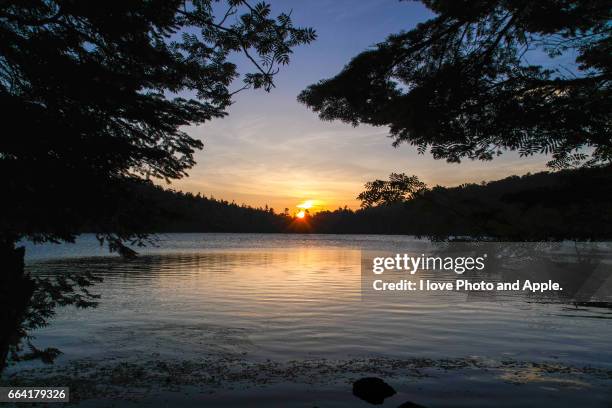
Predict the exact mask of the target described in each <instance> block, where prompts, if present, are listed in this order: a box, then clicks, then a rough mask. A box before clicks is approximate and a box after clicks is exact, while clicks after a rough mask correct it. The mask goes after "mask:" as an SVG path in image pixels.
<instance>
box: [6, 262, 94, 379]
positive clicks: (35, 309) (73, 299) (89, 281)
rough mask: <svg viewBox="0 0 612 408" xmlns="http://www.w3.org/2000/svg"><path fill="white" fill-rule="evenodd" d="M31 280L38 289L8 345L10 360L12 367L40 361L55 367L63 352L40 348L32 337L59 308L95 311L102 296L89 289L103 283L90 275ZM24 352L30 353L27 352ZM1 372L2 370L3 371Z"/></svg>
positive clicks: (69, 275)
mask: <svg viewBox="0 0 612 408" xmlns="http://www.w3.org/2000/svg"><path fill="white" fill-rule="evenodd" d="M30 279H31V282H32V287H33V288H35V289H34V292H33V295H32V297H31V298H30V300H29V301H28V302H27V308H26V310H25V314H24V316H23V318H22V319H21V321H20V324H19V326H18V327H17V328H16V330H15V332H14V333H11V338H12V342H11V344H10V345H9V350H8V357H9V361H10V362H11V363H16V362H19V361H27V360H40V361H42V362H43V363H47V364H49V363H53V361H54V360H55V359H56V358H57V357H58V356H59V355H60V354H61V351H60V350H58V349H57V348H54V347H49V348H45V349H39V348H37V347H36V346H35V345H34V344H33V340H34V338H33V336H32V334H30V333H31V332H32V331H33V330H35V329H38V328H41V327H45V326H47V325H48V324H49V321H50V319H51V318H52V317H53V316H54V315H55V312H56V308H57V307H59V306H73V307H76V308H80V309H84V308H94V307H96V306H97V305H98V301H97V299H99V297H100V295H98V294H94V293H92V292H90V291H89V288H90V287H91V286H92V285H94V284H95V283H96V282H101V281H102V279H101V278H100V277H98V276H94V275H92V274H89V273H85V274H61V275H58V276H55V277H30ZM5 329H8V328H5ZM24 349H27V351H25V352H24ZM2 368H3V367H1V366H0V369H2Z"/></svg>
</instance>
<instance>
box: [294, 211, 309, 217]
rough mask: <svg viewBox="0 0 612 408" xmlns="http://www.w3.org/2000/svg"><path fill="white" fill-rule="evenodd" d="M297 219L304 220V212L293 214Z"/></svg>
mask: <svg viewBox="0 0 612 408" xmlns="http://www.w3.org/2000/svg"><path fill="white" fill-rule="evenodd" d="M295 216H296V217H298V218H304V217H305V216H306V211H304V210H302V211H300V212H299V213H297V214H295Z"/></svg>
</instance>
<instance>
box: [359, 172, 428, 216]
mask: <svg viewBox="0 0 612 408" xmlns="http://www.w3.org/2000/svg"><path fill="white" fill-rule="evenodd" d="M364 188H365V190H364V191H363V192H361V193H360V194H359V195H358V196H357V199H358V200H360V201H361V207H363V208H369V207H373V206H377V205H388V204H396V203H401V202H403V201H406V200H409V199H411V198H413V197H414V196H415V195H417V194H419V193H421V192H424V191H426V190H427V185H426V184H425V183H423V182H422V181H420V180H419V178H418V177H417V176H407V175H405V174H403V173H402V174H397V173H391V174H390V175H389V180H388V181H387V180H374V181H368V182H367V183H366V184H365V186H364Z"/></svg>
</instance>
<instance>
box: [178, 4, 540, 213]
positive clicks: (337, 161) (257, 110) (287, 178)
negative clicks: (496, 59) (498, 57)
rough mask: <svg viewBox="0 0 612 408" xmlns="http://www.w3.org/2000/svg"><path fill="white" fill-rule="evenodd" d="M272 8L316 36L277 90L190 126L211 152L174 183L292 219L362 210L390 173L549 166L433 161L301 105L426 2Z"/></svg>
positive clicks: (510, 158)
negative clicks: (366, 191)
mask: <svg viewBox="0 0 612 408" xmlns="http://www.w3.org/2000/svg"><path fill="white" fill-rule="evenodd" d="M270 2H271V3H272V7H273V8H272V10H273V12H275V13H276V14H278V12H280V11H290V10H292V14H291V16H292V18H293V21H294V24H295V25H298V26H311V27H313V28H314V29H315V30H316V31H317V35H318V38H317V40H316V41H315V42H314V43H312V44H310V45H307V46H302V47H300V48H297V49H296V50H295V52H294V54H293V56H292V60H291V63H290V65H289V66H285V67H282V69H281V72H280V73H279V74H278V75H277V77H276V79H275V84H276V88H275V89H273V90H272V91H271V92H270V93H266V92H265V91H260V90H247V91H243V92H240V93H238V94H237V95H236V96H235V98H234V104H233V105H232V106H231V107H230V109H229V111H228V112H229V115H228V116H227V117H225V118H222V119H215V120H213V121H211V122H207V123H205V124H202V125H199V126H192V127H189V128H187V129H186V131H187V133H188V134H190V135H191V136H192V137H195V138H197V139H200V140H202V141H203V143H204V149H203V150H202V151H199V152H197V153H196V155H195V158H196V161H197V164H196V165H195V166H194V167H193V168H192V169H191V170H190V171H189V177H186V178H183V179H181V180H178V181H174V182H173V183H172V184H171V185H170V186H167V187H171V188H174V189H178V190H182V191H190V192H193V193H198V192H199V193H202V194H203V195H206V196H213V197H215V198H220V199H224V200H228V201H235V202H236V203H239V204H243V203H244V204H248V205H251V206H255V207H263V206H264V205H268V206H269V207H273V208H274V209H275V210H277V211H283V209H284V208H289V211H290V212H291V213H295V212H297V211H299V208H298V207H297V206H298V205H299V204H300V203H302V202H304V201H305V200H314V202H315V206H314V208H313V209H311V211H313V210H314V211H317V210H321V209H332V210H333V209H335V208H338V207H344V206H345V205H346V206H348V207H349V208H358V207H359V201H358V200H357V199H356V198H355V197H356V196H357V195H358V194H359V192H361V191H362V190H363V185H364V184H365V183H366V182H367V181H370V180H374V179H385V178H387V177H388V175H389V174H390V173H391V172H397V173H402V172H403V173H407V174H415V175H417V176H418V177H419V178H420V179H421V180H422V181H424V182H426V183H427V184H428V185H430V186H433V185H443V186H456V185H459V184H463V183H467V182H478V183H479V182H481V181H490V180H496V179H500V178H503V177H506V176H509V175H513V174H518V175H522V174H525V173H528V172H536V171H541V170H545V163H546V161H548V159H547V158H546V157H544V156H534V157H528V158H524V157H523V158H521V157H519V156H518V154H515V153H506V154H504V155H503V156H501V157H499V158H496V159H494V160H493V161H491V162H482V161H470V160H468V161H464V162H462V163H460V164H451V163H446V162H445V161H443V160H434V159H433V158H432V157H431V155H429V154H427V153H426V154H425V155H419V154H417V152H416V150H415V148H414V147H411V146H408V145H400V146H399V147H397V148H394V147H392V146H391V143H392V140H391V139H390V138H388V137H387V136H388V132H387V129H386V128H385V127H371V126H359V127H352V126H351V125H349V124H345V123H342V122H323V121H321V120H320V119H319V118H318V117H317V115H316V114H315V113H314V112H312V111H310V110H309V109H308V108H307V107H306V106H305V105H302V104H300V103H298V102H297V99H296V97H297V95H298V94H299V92H300V91H302V90H303V89H304V88H306V87H307V86H308V85H310V84H312V83H315V82H317V81H319V80H321V79H324V78H329V77H332V76H334V75H335V74H337V73H338V72H339V71H340V70H341V69H342V67H343V66H344V65H345V64H346V63H347V62H348V61H349V60H350V59H351V58H352V57H353V56H355V55H357V54H358V53H359V52H361V51H363V50H365V49H367V48H368V47H371V46H373V45H374V44H376V43H377V42H380V41H383V40H384V39H385V38H386V36H387V35H389V34H391V33H396V32H398V31H401V30H409V29H411V28H413V27H414V26H415V25H416V24H418V23H419V22H421V21H425V20H426V19H428V18H430V17H431V16H432V14H431V13H430V12H429V11H428V10H427V9H426V8H425V7H424V6H423V5H422V4H421V3H418V2H412V1H402V2H399V1H397V0H367V1H366V0H362V1H355V0H312V1H304V0H295V1H292V0H271V1H270ZM243 71H244V70H243ZM238 87H239V84H236V88H238Z"/></svg>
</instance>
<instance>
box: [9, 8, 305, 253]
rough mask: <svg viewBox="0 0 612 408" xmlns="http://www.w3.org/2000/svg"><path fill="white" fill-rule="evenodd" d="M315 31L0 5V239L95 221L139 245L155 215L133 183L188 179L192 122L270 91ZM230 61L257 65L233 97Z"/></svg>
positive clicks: (247, 11)
mask: <svg viewBox="0 0 612 408" xmlns="http://www.w3.org/2000/svg"><path fill="white" fill-rule="evenodd" d="M224 5H225V6H226V7H225V8H223V7H224ZM220 10H221V11H220ZM219 14H220V15H219ZM315 36H316V35H315V33H314V31H313V30H312V29H310V28H299V27H294V25H293V23H292V21H291V18H290V16H289V15H288V14H286V13H281V14H279V15H278V16H277V17H274V16H272V15H271V9H270V6H269V5H268V4H266V3H259V4H257V5H254V6H252V5H250V4H249V3H248V2H247V1H241V0H228V1H227V2H217V1H213V0H192V1H179V0H150V1H139V0H130V1H121V2H113V1H107V2H87V1H85V2H84V1H73V0H32V1H15V0H11V1H5V2H3V5H2V8H1V9H0V104H1V107H2V110H3V118H4V123H3V126H4V128H5V137H3V138H2V142H0V170H1V171H2V174H4V175H6V180H5V181H6V184H5V190H4V199H3V203H2V208H1V210H2V214H3V217H2V221H1V224H0V232H1V233H2V234H4V235H6V236H11V237H13V238H19V237H20V236H24V235H25V236H29V237H30V238H33V239H35V240H40V241H47V240H51V241H53V240H71V239H72V238H73V236H74V232H75V231H77V230H79V229H80V228H81V227H82V226H83V225H84V224H88V225H92V224H96V231H98V232H100V237H101V239H103V240H110V242H111V247H114V248H115V249H117V250H123V249H124V247H123V246H122V242H123V240H124V239H127V238H129V237H135V238H136V239H137V240H139V242H142V241H141V239H140V238H143V236H141V235H139V234H140V231H141V230H142V229H143V227H142V225H141V224H142V223H143V222H144V220H145V217H144V215H146V213H147V211H148V210H146V203H141V202H139V201H138V197H135V196H134V194H132V193H131V192H130V191H126V190H125V186H126V185H127V184H128V183H126V182H127V181H131V182H133V183H137V182H139V181H140V180H145V179H149V178H157V179H165V180H170V179H176V178H180V177H183V176H184V175H186V171H187V170H188V169H189V168H190V167H191V166H193V164H194V158H193V154H194V151H195V150H197V149H201V148H202V146H203V145H202V142H201V141H199V140H196V139H194V138H192V137H191V136H189V135H188V134H187V133H186V132H185V126H188V125H194V124H200V123H203V122H205V121H208V120H210V119H212V118H218V117H223V116H225V115H226V109H227V107H228V106H229V105H230V104H231V98H232V95H233V94H234V93H235V92H236V91H238V90H242V89H246V88H249V87H252V88H263V89H264V90H266V91H269V90H270V89H271V88H272V87H273V86H274V82H273V78H274V75H275V74H276V73H277V72H278V66H279V65H284V64H287V63H289V60H290V56H291V53H292V50H293V49H294V48H295V47H296V46H299V45H300V44H306V43H309V42H311V41H313V40H314V39H315ZM234 54H242V55H244V56H245V57H246V58H247V59H248V60H249V61H250V62H251V63H252V66H253V67H254V69H253V72H247V73H245V74H244V75H242V81H243V83H242V86H241V87H240V85H239V87H240V88H239V89H237V90H235V91H232V90H231V89H230V88H231V87H232V84H234V83H235V82H236V80H238V79H239V73H238V68H237V66H236V64H235V63H233V62H232V58H233V57H232V55H234ZM140 204H145V205H144V206H143V207H141V206H140ZM143 208H144V211H143ZM143 213H144V214H143Z"/></svg>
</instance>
